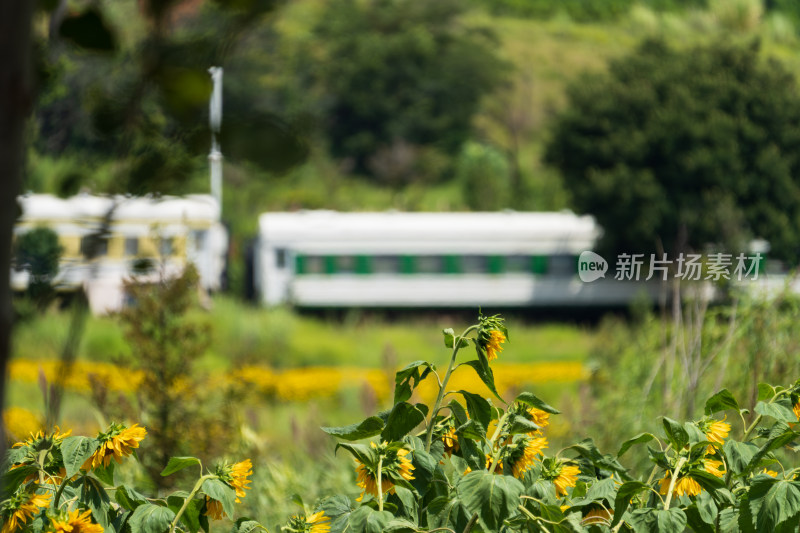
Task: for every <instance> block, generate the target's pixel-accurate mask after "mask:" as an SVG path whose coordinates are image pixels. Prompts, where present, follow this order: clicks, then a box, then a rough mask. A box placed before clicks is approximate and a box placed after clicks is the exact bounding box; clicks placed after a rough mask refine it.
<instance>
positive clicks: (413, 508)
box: [394, 486, 419, 518]
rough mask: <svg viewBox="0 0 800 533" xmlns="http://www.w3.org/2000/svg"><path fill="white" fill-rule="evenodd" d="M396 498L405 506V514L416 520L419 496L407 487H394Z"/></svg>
mask: <svg viewBox="0 0 800 533" xmlns="http://www.w3.org/2000/svg"><path fill="white" fill-rule="evenodd" d="M394 491H395V496H397V499H398V500H400V503H401V504H403V514H404V516H406V517H408V518H415V517H416V516H417V513H418V511H419V509H418V507H419V506H418V502H417V496H416V495H415V494H414V492H413V491H411V490H409V489H407V488H405V487H399V486H398V487H394Z"/></svg>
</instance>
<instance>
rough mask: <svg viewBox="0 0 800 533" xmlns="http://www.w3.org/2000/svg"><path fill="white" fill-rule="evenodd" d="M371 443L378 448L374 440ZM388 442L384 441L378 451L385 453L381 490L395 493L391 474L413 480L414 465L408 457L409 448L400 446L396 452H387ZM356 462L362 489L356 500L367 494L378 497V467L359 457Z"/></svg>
mask: <svg viewBox="0 0 800 533" xmlns="http://www.w3.org/2000/svg"><path fill="white" fill-rule="evenodd" d="M370 444H371V446H372V447H373V448H378V446H377V445H376V444H375V443H374V442H372V443H370ZM387 444H388V443H386V442H384V443H383V444H382V445H381V446H380V451H379V452H378V453H380V454H381V455H383V461H384V462H383V465H382V467H381V492H389V493H391V494H394V483H393V482H392V480H391V479H390V478H389V474H392V473H393V474H395V475H398V476H400V477H401V478H403V479H405V480H406V481H411V480H412V479H414V475H413V474H412V470H414V465H412V464H411V460H410V459H409V458H408V450H406V449H405V448H400V449H399V450H397V451H396V452H394V453H392V452H391V451H389V452H387V451H386V450H385V447H386V446H387ZM356 463H358V464H357V466H356V474H357V475H358V480H357V483H356V484H357V485H358V486H359V487H361V489H362V492H361V496H359V497H358V498H356V501H358V502H360V501H361V500H362V499H363V498H364V495H366V494H372V496H374V497H375V498H377V497H378V481H377V478H376V477H375V475H376V472H375V470H376V469H375V468H373V467H368V466H367V465H365V464H364V463H362V462H361V461H360V460H358V459H356Z"/></svg>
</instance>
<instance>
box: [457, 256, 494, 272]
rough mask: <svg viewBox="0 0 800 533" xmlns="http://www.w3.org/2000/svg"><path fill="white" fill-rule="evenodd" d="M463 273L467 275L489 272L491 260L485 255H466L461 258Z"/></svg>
mask: <svg viewBox="0 0 800 533" xmlns="http://www.w3.org/2000/svg"><path fill="white" fill-rule="evenodd" d="M461 272H464V273H465V274H484V273H486V272H489V258H488V257H486V256H485V255H465V256H463V257H462V258H461Z"/></svg>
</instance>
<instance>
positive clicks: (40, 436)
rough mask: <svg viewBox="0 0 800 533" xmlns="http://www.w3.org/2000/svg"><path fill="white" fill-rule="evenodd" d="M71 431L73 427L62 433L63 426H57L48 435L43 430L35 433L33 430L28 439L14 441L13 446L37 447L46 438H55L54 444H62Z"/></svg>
mask: <svg viewBox="0 0 800 533" xmlns="http://www.w3.org/2000/svg"><path fill="white" fill-rule="evenodd" d="M71 433H72V430H71V429H69V430H67V431H66V433H61V428H59V427H58V426H56V427H55V429H54V430H53V433H52V434H51V435H48V434H47V433H45V432H44V431H42V430H39V431H38V432H37V433H35V434H34V433H33V432H31V433H30V437H28V438H27V440H25V441H24V442H17V443H14V444H12V445H11V447H12V448H21V447H23V446H31V447H36V446H37V445H38V444H40V443H41V442H42V441H43V440H44V439H46V438H50V439H52V440H53V444H55V445H58V444H61V441H62V440H64V439H65V438H67V437H69V436H70V434H71Z"/></svg>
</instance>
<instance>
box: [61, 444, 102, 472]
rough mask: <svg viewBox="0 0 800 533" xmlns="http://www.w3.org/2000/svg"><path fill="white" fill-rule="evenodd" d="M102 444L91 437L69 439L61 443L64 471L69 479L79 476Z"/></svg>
mask: <svg viewBox="0 0 800 533" xmlns="http://www.w3.org/2000/svg"><path fill="white" fill-rule="evenodd" d="M99 445H100V443H99V442H98V441H97V439H90V438H89V437H80V436H76V437H67V438H66V439H64V440H63V441H61V456H62V457H63V458H64V469H65V470H66V473H67V478H71V477H72V476H74V475H75V474H77V473H78V472H79V471H80V469H81V466H83V463H85V462H86V460H87V459H89V457H91V456H92V454H93V453H94V452H95V450H97V448H98V446H99Z"/></svg>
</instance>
